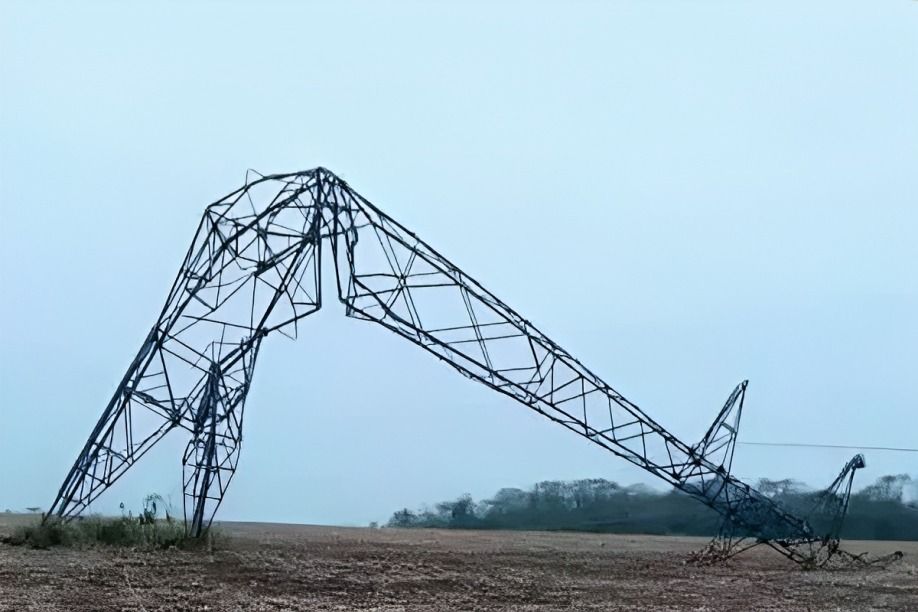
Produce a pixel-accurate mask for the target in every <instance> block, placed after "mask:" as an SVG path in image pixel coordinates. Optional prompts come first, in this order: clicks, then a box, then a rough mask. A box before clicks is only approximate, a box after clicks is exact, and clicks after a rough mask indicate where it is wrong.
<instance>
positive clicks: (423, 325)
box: [47, 168, 863, 563]
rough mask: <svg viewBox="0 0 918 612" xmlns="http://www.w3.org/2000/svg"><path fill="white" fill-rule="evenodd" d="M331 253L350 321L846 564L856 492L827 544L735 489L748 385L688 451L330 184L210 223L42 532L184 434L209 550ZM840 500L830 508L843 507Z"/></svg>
mask: <svg viewBox="0 0 918 612" xmlns="http://www.w3.org/2000/svg"><path fill="white" fill-rule="evenodd" d="M324 242H327V243H328V244H329V246H330V254H331V257H332V259H333V261H334V266H335V270H336V280H337V288H338V298H339V299H340V300H341V302H343V303H344V305H345V307H346V314H347V316H350V317H354V318H357V319H363V320H366V321H373V322H375V323H378V324H380V325H382V326H384V327H386V328H388V329H389V330H391V331H393V332H395V333H396V334H398V335H399V336H402V337H403V338H405V339H407V340H409V341H411V342H413V343H415V344H416V345H418V346H420V347H421V348H423V349H424V350H426V351H428V352H430V353H432V354H433V355H435V356H436V357H438V358H439V359H441V360H443V361H444V362H446V363H447V364H449V365H450V366H452V367H453V368H455V369H456V370H458V371H459V372H461V373H462V374H464V375H465V376H467V377H468V378H471V379H473V380H476V381H478V382H480V383H483V384H485V385H487V386H489V387H491V388H492V389H494V390H496V391H498V392H500V393H503V394H504V395H507V396H510V397H511V398H513V399H515V400H517V401H519V402H521V403H522V404H524V405H526V406H528V407H529V408H531V409H532V410H535V411H536V412H538V413H540V414H542V415H544V416H545V417H547V418H549V419H551V420H552V421H554V422H556V423H558V424H559V425H562V426H563V427H566V428H568V429H570V430H572V431H574V432H575V433H577V434H579V435H581V436H583V437H585V438H586V439H588V440H589V441H591V442H593V443H594V444H598V445H600V446H602V447H603V448H605V449H607V450H609V451H611V452H612V453H613V454H615V455H617V456H619V457H622V458H623V459H625V460H627V461H630V462H631V463H633V464H635V465H637V466H640V467H642V468H644V469H645V470H647V471H649V472H651V473H653V474H654V475H656V476H658V477H660V478H662V479H663V480H665V481H666V482H668V483H669V484H671V485H672V486H674V487H676V488H678V489H680V490H682V491H684V492H686V493H687V494H689V495H691V496H693V497H695V498H697V499H699V500H700V501H701V502H702V503H704V504H707V505H708V506H710V507H712V508H713V509H714V510H716V511H717V512H719V513H720V514H721V515H722V516H723V517H724V519H725V525H726V526H727V527H728V528H729V530H730V531H731V532H735V533H741V534H743V536H749V537H752V538H753V540H754V541H755V542H756V543H767V544H768V545H770V546H772V547H773V548H775V549H776V550H778V551H779V552H781V553H782V554H784V555H786V556H787V557H789V558H791V559H794V560H796V561H799V562H806V563H812V562H813V560H817V561H819V560H821V559H822V557H825V556H826V555H831V554H832V553H834V551H835V550H836V548H837V542H838V529H837V526H840V522H839V521H840V519H841V517H842V516H843V515H844V512H845V509H846V507H847V495H848V494H850V482H849V486H848V489H847V490H845V491H844V492H843V493H844V495H843V497H844V500H843V503H840V504H836V507H835V510H834V511H835V514H836V517H837V519H838V520H837V521H836V522H835V523H833V527H832V528H831V529H830V530H829V531H827V532H824V533H816V532H815V531H814V529H813V527H812V526H811V524H810V523H809V522H808V521H807V520H806V519H805V518H801V517H798V516H796V515H794V514H792V513H790V512H789V511H787V510H786V509H784V508H782V507H781V506H780V505H778V504H777V503H775V502H774V501H773V500H772V499H770V498H769V497H767V496H765V495H763V494H761V493H759V492H758V491H756V490H755V489H753V488H752V487H750V486H749V485H747V484H744V483H743V482H740V481H739V480H738V479H737V478H735V477H734V476H732V475H731V474H730V466H731V463H732V459H733V450H734V446H735V442H736V433H737V428H738V425H739V418H740V416H741V413H742V407H743V401H744V398H745V393H746V385H747V383H746V382H743V383H741V384H740V385H739V386H737V387H736V389H735V390H734V391H733V393H732V394H731V395H730V396H729V398H728V399H727V402H726V403H725V405H724V407H723V409H722V410H721V411H720V413H719V414H718V416H717V418H716V419H715V421H714V423H713V425H712V426H711V428H710V429H709V430H708V432H707V434H706V435H705V436H704V438H703V439H702V440H701V441H700V442H699V443H698V444H695V445H689V444H686V443H684V442H682V441H681V440H679V439H677V438H676V437H675V436H673V435H672V434H670V433H669V432H668V431H666V430H665V429H664V428H663V427H662V426H661V425H660V424H659V423H657V422H656V421H655V420H654V419H653V418H651V417H650V416H649V415H647V414H646V413H644V412H643V411H642V410H641V409H640V408H638V407H637V406H636V405H635V404H633V403H632V402H630V401H629V400H627V399H626V398H625V397H623V396H622V395H621V394H620V393H618V392H617V391H615V389H613V388H612V387H610V386H609V385H608V384H607V383H605V382H604V381H603V380H601V379H600V378H599V377H598V376H597V375H596V374H594V373H593V372H591V371H590V370H589V369H587V368H586V367H585V366H584V365H583V364H581V363H580V362H579V361H578V360H577V359H575V358H574V357H572V356H571V355H570V354H569V353H568V352H566V351H565V350H564V349H562V348H561V347H560V346H559V345H557V344H556V343H555V342H553V341H552V340H551V339H549V338H548V337H547V336H546V335H545V334H543V333H542V332H540V331H539V330H538V329H536V327H535V326H533V325H532V324H531V323H530V322H529V321H527V320H526V319H524V318H523V317H522V316H520V315H519V314H517V312H516V311H514V310H513V309H512V308H510V307H509V306H507V305H506V304H504V303H503V302H501V301H500V300H499V299H498V298H497V297H495V296H494V295H493V294H492V293H491V292H489V291H488V290H486V289H485V288H484V287H482V286H481V285H480V284H479V283H478V282H476V281H475V280H474V279H472V278H470V277H469V276H467V275H466V274H465V273H464V272H463V271H462V270H460V269H459V268H457V267H456V266H455V265H453V264H452V263H450V262H449V261H448V260H447V259H446V258H445V257H443V256H442V255H441V254H440V253H438V252H437V251H435V250H434V249H433V248H431V247H430V246H429V245H428V244H426V243H425V242H423V241H422V240H421V239H420V238H418V237H417V236H416V235H414V234H413V233H412V232H410V231H409V230H407V229H406V228H405V227H403V226H402V225H400V224H399V223H398V222H396V221H394V220H393V219H392V218H390V217H389V216H387V215H386V214H384V213H383V212H382V211H380V210H379V209H378V208H376V207H375V206H373V205H372V204H371V203H370V202H368V201H367V200H366V199H364V198H363V197H361V196H360V195H359V194H357V193H356V192H355V191H353V190H352V189H351V188H350V187H349V186H348V185H347V183H345V182H344V181H343V180H342V179H340V178H339V177H337V176H335V175H334V174H332V173H331V172H329V171H328V170H325V169H323V168H317V169H314V170H310V171H305V172H299V173H293V174H279V175H271V176H260V175H258V176H257V177H256V178H254V180H251V181H247V184H246V185H245V186H243V187H242V188H240V189H238V190H237V191H234V192H233V193H231V194H229V195H228V196H226V197H225V198H223V199H221V200H219V201H218V202H216V203H214V204H211V205H210V206H208V207H207V209H206V211H205V213H204V217H203V219H202V220H201V223H200V225H199V227H198V230H197V233H196V234H195V237H194V241H193V242H192V245H191V247H190V248H189V250H188V253H187V255H186V257H185V260H184V262H183V264H182V267H181V270H180V271H179V273H178V276H177V277H176V279H175V282H174V283H173V285H172V289H171V290H170V292H169V296H168V299H167V300H166V304H165V306H164V307H163V309H162V312H161V313H160V315H159V318H158V319H157V321H156V323H155V324H154V325H153V328H152V329H151V330H150V332H149V334H148V335H147V337H146V339H145V340H144V342H143V344H142V345H141V347H140V350H139V352H138V353H137V356H136V357H135V358H134V360H133V361H132V362H131V365H130V367H129V368H128V370H127V372H126V374H125V375H124V378H123V379H122V380H121V383H120V384H119V385H118V388H117V389H116V391H115V394H114V396H113V397H112V399H111V401H110V402H109V403H108V405H107V406H106V408H105V410H104V411H103V413H102V416H101V418H100V419H99V421H98V423H97V424H96V426H95V428H94V429H93V430H92V433H91V435H90V436H89V440H88V441H87V442H86V445H85V446H84V447H83V450H82V452H81V453H80V455H79V457H78V458H77V460H76V462H75V463H74V465H73V467H72V468H71V470H70V472H69V474H68V475H67V477H66V478H65V480H64V482H63V484H62V486H61V488H60V491H59V493H58V495H57V497H56V499H55V500H54V503H53V504H52V506H51V508H50V510H49V513H48V515H47V516H58V517H62V518H70V517H73V516H76V515H78V514H79V513H80V512H81V511H83V510H84V509H85V508H86V507H87V506H88V505H89V504H90V503H91V502H92V501H93V500H94V499H96V497H98V495H100V494H101V493H102V492H103V491H104V490H105V489H106V488H107V487H109V486H110V485H111V484H112V483H113V482H115V480H117V479H118V478H119V477H120V476H121V475H122V474H124V472H126V471H127V470H128V469H129V468H130V467H131V466H132V465H134V463H135V462H136V461H138V460H139V459H140V458H141V456H143V454H144V453H145V452H147V451H148V450H149V449H150V448H151V447H152V446H153V445H154V444H155V443H156V442H157V441H159V440H160V439H161V438H162V437H163V436H164V435H165V434H166V433H167V432H169V431H170V430H173V429H177V428H180V429H184V430H186V431H187V432H188V433H189V434H190V441H189V442H188V446H187V448H186V450H185V453H184V456H183V460H182V464H183V470H184V479H183V482H184V508H185V520H186V528H187V529H188V531H189V532H190V533H191V534H192V535H200V534H201V533H203V532H204V531H205V530H206V529H207V527H208V526H209V524H210V521H211V520H212V519H213V516H214V514H215V512H216V510H217V507H218V506H219V504H220V501H221V500H222V498H223V495H224V493H225V492H226V489H227V486H228V485H229V483H230V480H231V479H232V476H233V474H234V472H235V470H236V465H237V462H238V458H239V450H240V443H241V439H242V421H243V408H244V405H245V398H246V394H247V393H248V391H249V388H250V386H251V383H252V373H253V369H254V365H255V361H256V358H257V356H258V351H259V349H260V348H261V345H262V341H263V340H264V338H265V337H266V336H268V335H269V334H271V333H273V332H278V333H280V334H284V335H287V336H289V337H291V338H295V337H296V335H297V332H298V331H299V325H300V321H301V320H302V319H303V318H304V317H307V316H308V315H310V314H312V313H313V312H315V311H316V310H318V309H319V308H320V307H321V305H322V295H321V279H320V271H321V268H322V263H321V259H322V256H323V249H322V244H323V243H324ZM860 465H863V463H862V461H861V463H860V464H854V463H852V464H850V465H849V467H848V468H846V472H845V474H848V473H850V474H851V475H852V476H853V472H854V469H856V468H857V467H860ZM843 476H844V474H843ZM841 478H842V477H840V479H841ZM839 482H841V480H839ZM837 488H838V487H836V490H833V491H831V492H830V493H829V494H827V495H828V497H826V499H836V498H837V497H838V496H837V495H836V493H837ZM836 523H837V525H836ZM820 562H821V561H820Z"/></svg>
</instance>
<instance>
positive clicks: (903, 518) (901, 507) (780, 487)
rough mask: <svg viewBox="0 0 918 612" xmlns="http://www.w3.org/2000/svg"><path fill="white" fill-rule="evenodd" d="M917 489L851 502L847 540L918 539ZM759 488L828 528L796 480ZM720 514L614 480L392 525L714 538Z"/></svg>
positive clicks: (465, 505) (454, 507) (415, 515)
mask: <svg viewBox="0 0 918 612" xmlns="http://www.w3.org/2000/svg"><path fill="white" fill-rule="evenodd" d="M916 484H918V483H915V481H914V480H912V479H911V478H910V477H909V476H907V475H904V474H903V475H899V476H884V477H883V478H880V479H879V480H877V482H876V483H875V484H873V485H870V486H869V487H866V488H865V489H863V490H862V491H860V492H858V493H855V494H854V495H852V496H851V502H850V505H849V507H848V516H847V519H846V520H845V523H844V527H843V528H842V532H841V536H842V537H843V538H850V539H859V540H918V509H916V508H915V507H912V506H909V505H908V504H907V503H906V502H907V500H906V494H905V493H904V492H905V491H911V490H913V488H914V486H915V485H916ZM757 489H758V490H759V491H761V492H762V493H763V494H765V495H767V496H768V497H770V498H772V499H774V500H775V501H776V502H778V503H779V504H781V505H782V506H784V507H785V508H787V509H789V510H791V511H793V512H795V513H798V514H800V515H801V516H805V517H807V518H808V520H810V521H811V524H813V525H814V526H816V527H817V528H822V527H825V528H826V529H828V524H827V521H828V520H829V519H830V518H831V516H830V515H826V516H822V515H819V514H813V513H812V512H811V510H812V509H813V507H814V506H815V505H816V503H817V502H818V501H819V500H820V499H821V498H820V493H819V492H818V491H812V490H809V489H807V488H806V487H805V486H803V485H802V484H801V483H798V482H795V481H791V480H778V481H775V480H767V479H763V480H761V481H759V483H758V485H757ZM721 522H722V519H721V517H720V515H719V514H717V512H715V511H714V510H712V509H711V508H709V507H707V506H705V505H704V504H701V503H699V502H698V501H697V500H695V499H693V498H691V497H689V496H688V495H686V494H685V493H682V492H681V491H678V490H671V491H669V492H658V491H655V490H653V489H651V488H649V487H645V486H642V485H635V486H630V487H622V486H620V485H618V484H616V483H614V482H610V481H608V480H603V479H601V478H598V479H588V480H575V481H546V482H540V483H538V484H536V485H535V486H533V487H532V488H530V489H529V490H523V489H510V488H508V489H501V490H500V491H498V492H497V494H496V495H494V497H493V498H491V499H488V500H484V501H480V502H476V501H475V500H473V499H472V497H471V496H469V495H463V496H461V497H459V498H458V499H456V500H454V501H446V502H440V503H438V504H436V505H435V506H434V507H433V508H423V509H421V510H417V511H412V510H409V509H408V508H405V509H402V510H399V511H397V512H396V513H395V514H393V515H392V518H391V519H389V523H388V525H389V526H390V527H434V528H443V529H526V530H546V531H587V532H601V533H634V534H638V533H639V534H650V535H690V536H714V535H716V534H717V532H718V530H719V529H720V525H721Z"/></svg>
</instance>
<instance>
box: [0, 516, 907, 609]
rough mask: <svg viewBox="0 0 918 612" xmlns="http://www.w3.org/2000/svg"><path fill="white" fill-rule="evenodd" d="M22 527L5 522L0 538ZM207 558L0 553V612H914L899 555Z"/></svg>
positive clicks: (306, 529)
mask: <svg viewBox="0 0 918 612" xmlns="http://www.w3.org/2000/svg"><path fill="white" fill-rule="evenodd" d="M21 520H23V519H22V518H21V517H20V518H17V517H15V516H13V517H11V516H10V515H6V516H3V515H0V534H2V533H4V532H8V531H9V530H10V528H11V527H10V526H11V524H12V523H14V522H16V521H21ZM219 533H220V536H219V537H218V538H217V540H216V545H215V547H214V550H213V552H208V551H207V550H198V551H183V550H168V551H157V552H141V551H131V550H125V549H117V548H96V549H91V550H66V549H52V550H31V549H27V548H22V547H13V546H9V545H2V544H0V610H16V611H19V610H67V611H70V610H74V611H84V610H85V611H88V610H94V611H95V610H106V611H108V610H119V611H120V610H141V611H149V612H152V611H153V610H212V611H216V610H246V611H249V610H252V611H258V610H918V542H849V543H847V548H849V549H850V550H853V551H858V552H863V551H868V552H870V553H872V554H882V553H886V552H891V551H892V550H896V549H898V550H902V551H904V552H905V555H906V556H905V558H904V559H903V560H901V561H899V562H898V563H896V564H894V565H892V566H891V567H889V568H887V569H879V568H870V569H867V570H863V569H861V570H852V569H848V570H832V571H802V570H800V569H799V568H798V567H797V566H795V565H794V564H793V563H790V562H789V561H787V560H786V559H784V558H783V557H780V556H779V555H777V554H775V553H773V552H771V551H770V550H768V549H765V548H761V547H760V548H759V549H754V550H752V551H749V552H747V553H745V554H744V555H742V556H740V557H738V558H737V559H735V560H734V561H733V562H731V563H730V564H729V565H727V566H718V567H697V566H693V565H687V564H685V563H684V561H685V558H686V555H687V554H688V553H689V552H690V551H692V550H696V549H698V548H700V547H701V546H703V545H704V544H705V542H706V541H705V540H704V539H702V538H677V537H653V536H622V535H596V534H575V533H536V532H496V531H441V530H396V529H360V528H337V527H314V526H302V525H277V524H265V523H223V524H222V525H220V527H219Z"/></svg>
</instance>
